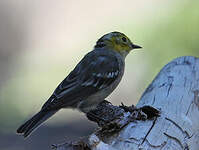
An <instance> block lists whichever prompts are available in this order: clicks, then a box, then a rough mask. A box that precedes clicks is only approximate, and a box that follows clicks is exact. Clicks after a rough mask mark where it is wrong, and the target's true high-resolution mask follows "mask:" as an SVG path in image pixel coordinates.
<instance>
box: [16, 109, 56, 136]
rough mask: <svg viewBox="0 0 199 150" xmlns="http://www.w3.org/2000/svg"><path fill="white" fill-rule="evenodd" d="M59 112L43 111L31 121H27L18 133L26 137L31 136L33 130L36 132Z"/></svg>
mask: <svg viewBox="0 0 199 150" xmlns="http://www.w3.org/2000/svg"><path fill="white" fill-rule="evenodd" d="M56 112H57V110H53V111H43V110H41V111H40V112H38V113H37V114H36V115H34V116H33V117H32V118H31V119H30V120H28V121H26V122H25V123H24V124H22V125H21V126H20V127H19V128H18V129H17V133H19V134H22V135H23V136H24V137H27V136H29V135H30V134H31V133H32V132H33V130H35V129H36V128H37V127H38V126H39V125H41V124H42V123H43V122H44V121H46V120H47V119H48V118H50V117H51V116H52V115H54V114H55V113H56Z"/></svg>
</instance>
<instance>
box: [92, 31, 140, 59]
mask: <svg viewBox="0 0 199 150" xmlns="http://www.w3.org/2000/svg"><path fill="white" fill-rule="evenodd" d="M95 48H107V49H111V50H114V51H117V52H118V53H120V54H121V55H123V56H126V55H127V54H128V53H129V52H130V51H131V50H133V49H137V48H142V47H140V46H138V45H135V44H133V43H132V42H131V40H130V39H129V38H128V37H127V36H126V35H125V34H123V33H120V32H110V33H108V34H105V35H104V36H102V37H101V38H100V39H99V40H98V41H97V43H96V45H95Z"/></svg>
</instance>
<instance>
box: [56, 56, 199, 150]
mask: <svg viewBox="0 0 199 150" xmlns="http://www.w3.org/2000/svg"><path fill="white" fill-rule="evenodd" d="M145 105H150V106H152V107H154V108H156V109H159V110H160V112H161V114H160V117H158V118H155V119H153V120H146V121H133V122H130V123H129V124H128V125H127V126H126V127H124V128H123V129H122V130H121V131H120V132H118V133H115V134H113V135H111V136H110V135H109V136H107V137H106V136H103V139H102V138H101V137H99V135H96V134H95V133H93V134H92V135H90V137H89V140H88V141H89V142H88V143H89V147H90V149H92V150H199V58H195V57H191V56H185V57H180V58H177V59H174V60H173V61H171V62H170V63H169V64H167V65H166V66H165V67H164V68H163V69H162V70H161V71H160V73H159V74H158V75H157V77H156V78H155V79H154V80H153V82H152V83H151V84H150V85H149V87H148V88H147V89H146V91H145V92H144V94H143V95H142V97H141V99H140V101H139V102H138V104H137V107H142V106H145ZM61 149H62V150H66V147H65V148H64V147H59V148H57V150H61Z"/></svg>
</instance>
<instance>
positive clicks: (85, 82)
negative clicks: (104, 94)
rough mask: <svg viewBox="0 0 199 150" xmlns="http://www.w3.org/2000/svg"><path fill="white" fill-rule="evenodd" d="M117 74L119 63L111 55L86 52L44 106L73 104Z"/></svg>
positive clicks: (113, 79)
mask: <svg viewBox="0 0 199 150" xmlns="http://www.w3.org/2000/svg"><path fill="white" fill-rule="evenodd" d="M118 75H119V63H118V60H117V58H116V57H115V56H113V55H110V56H109V55H102V54H99V55H93V54H92V53H89V54H87V55H86V56H85V57H84V58H83V59H82V60H81V62H80V63H79V64H78V65H77V66H76V67H75V69H74V70H73V71H72V72H71V73H70V74H69V75H68V76H67V77H66V78H65V79H64V80H63V81H62V82H61V83H60V84H59V86H58V87H57V88H56V90H55V91H54V93H53V95H52V96H51V97H50V98H49V100H48V101H47V102H46V103H45V104H44V106H43V107H42V109H44V108H52V109H59V108H62V107H67V106H74V105H76V104H77V103H78V102H79V101H81V100H82V99H84V98H86V97H89V96H91V95H92V94H94V93H96V92H98V91H99V90H102V89H104V88H106V87H108V86H109V85H110V84H111V83H113V82H114V81H115V79H116V78H117V77H118Z"/></svg>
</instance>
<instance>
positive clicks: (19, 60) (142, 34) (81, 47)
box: [0, 0, 199, 150]
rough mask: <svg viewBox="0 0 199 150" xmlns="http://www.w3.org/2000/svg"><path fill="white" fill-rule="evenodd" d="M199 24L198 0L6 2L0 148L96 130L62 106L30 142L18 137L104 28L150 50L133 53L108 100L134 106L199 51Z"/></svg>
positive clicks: (20, 149) (38, 145)
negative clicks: (175, 62) (164, 71)
mask: <svg viewBox="0 0 199 150" xmlns="http://www.w3.org/2000/svg"><path fill="white" fill-rule="evenodd" d="M198 28H199V1H196V0H189V1H187V0H167V1H163V0H162V1H160V0H147V1H139V0H125V1H123V0H117V1H106V0H101V1H92V0H84V1H77V0H76V1H75V0H60V1H48V0H43V1H40V0H34V1H33V0H32V1H31V0H1V1H0V149H1V150H35V149H37V150H44V149H46V150H47V149H50V145H51V144H54V143H63V142H64V140H72V139H78V137H80V136H86V135H88V134H89V133H91V132H92V131H93V130H94V128H95V127H96V126H95V124H94V123H91V122H89V121H87V119H86V117H85V116H84V115H83V114H81V113H79V112H77V111H74V110H63V111H60V112H59V113H57V114H56V115H55V116H53V117H52V118H51V119H49V120H48V121H47V122H46V123H45V124H44V125H42V126H41V127H40V128H39V129H38V130H37V131H36V132H34V134H33V135H32V136H30V137H29V138H28V139H27V140H24V139H23V138H22V137H20V136H17V135H16V134H15V131H16V129H17V128H18V126H19V125H21V124H22V123H23V122H24V121H25V120H26V119H28V118H29V117H31V116H32V115H33V114H34V113H36V112H37V111H38V110H39V109H40V108H41V105H42V104H43V103H44V102H45V101H46V99H47V98H48V97H49V96H50V95H51V93H52V92H53V91H54V89H55V88H56V86H57V85H58V84H59V83H60V82H61V81H62V80H63V79H64V78H65V76H66V75H67V74H68V73H69V72H70V71H71V70H72V69H73V68H74V66H75V65H76V64H77V63H78V61H79V60H80V59H81V58H82V57H83V56H84V55H85V54H86V53H87V52H89V51H90V50H92V48H93V46H94V44H95V42H96V40H97V39H98V38H100V37H101V36H102V35H104V34H105V33H108V32H111V31H120V32H124V33H125V34H126V35H127V36H129V37H130V39H131V40H132V41H133V42H134V43H136V44H138V45H141V46H143V47H144V48H143V50H140V51H134V53H131V54H130V55H128V57H127V60H126V71H125V75H124V78H123V80H122V82H121V84H120V85H119V87H118V88H117V89H116V90H115V91H114V92H113V93H112V94H111V96H109V97H108V100H110V101H111V102H112V103H113V104H116V105H119V104H120V103H121V102H123V103H124V104H127V105H131V104H136V103H137V101H138V100H139V98H140V97H141V95H142V93H143V92H144V90H145V89H146V87H147V86H148V84H149V83H150V82H151V81H152V80H153V78H154V77H155V76H156V75H157V73H158V72H159V71H160V69H161V68H162V67H163V66H164V65H165V64H167V63H168V62H169V61H171V60H172V59H174V58H176V57H179V56H184V55H192V56H196V57H197V56H199V48H198V47H199V44H198V41H199V31H198ZM127 79H128V81H127Z"/></svg>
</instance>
